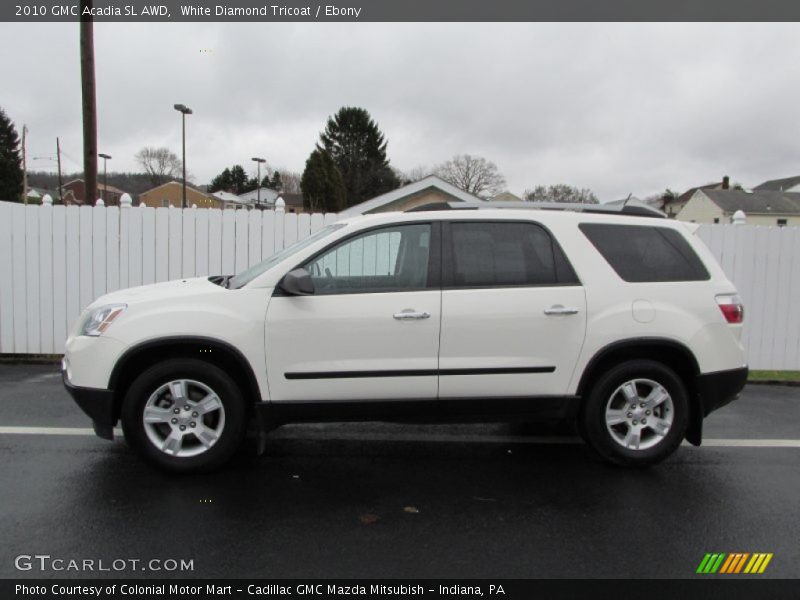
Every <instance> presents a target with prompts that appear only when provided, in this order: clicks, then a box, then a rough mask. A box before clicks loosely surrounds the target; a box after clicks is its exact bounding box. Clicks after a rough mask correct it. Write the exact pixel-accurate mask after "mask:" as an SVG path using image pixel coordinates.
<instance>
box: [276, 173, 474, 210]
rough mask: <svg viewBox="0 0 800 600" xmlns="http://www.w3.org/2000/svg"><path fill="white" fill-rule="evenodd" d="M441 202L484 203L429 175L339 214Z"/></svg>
mask: <svg viewBox="0 0 800 600" xmlns="http://www.w3.org/2000/svg"><path fill="white" fill-rule="evenodd" d="M285 199H286V198H285V196H284V200H285ZM440 202H484V200H482V199H481V198H478V197H477V196H473V195H472V194H468V193H467V192H465V191H463V190H460V189H458V188H457V187H456V186H454V185H452V184H449V183H447V182H446V181H445V180H443V179H441V178H439V177H437V176H436V175H428V176H427V177H425V178H424V179H420V180H419V181H415V182H414V183H409V184H408V185H404V186H403V187H399V188H397V189H396V190H392V191H391V192H386V193H385V194H381V195H380V196H376V197H375V198H372V199H371V200H367V201H365V202H362V203H361V204H356V205H355V206H351V207H350V208H346V209H345V210H343V211H342V212H341V213H339V214H340V215H342V216H344V217H353V216H356V215H366V214H371V213H379V212H390V211H404V210H408V209H410V208H416V207H418V206H424V205H425V204H438V203H440Z"/></svg>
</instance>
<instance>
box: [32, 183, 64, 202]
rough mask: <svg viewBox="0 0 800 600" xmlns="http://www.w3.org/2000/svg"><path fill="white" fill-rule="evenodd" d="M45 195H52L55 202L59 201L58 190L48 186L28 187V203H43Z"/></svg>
mask: <svg viewBox="0 0 800 600" xmlns="http://www.w3.org/2000/svg"><path fill="white" fill-rule="evenodd" d="M45 196H50V198H52V200H53V202H58V192H57V191H55V190H48V189H47V188H40V187H29V188H28V197H27V202H28V204H41V203H42V199H43V198H44V197H45Z"/></svg>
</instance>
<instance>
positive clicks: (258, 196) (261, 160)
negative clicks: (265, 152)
mask: <svg viewBox="0 0 800 600" xmlns="http://www.w3.org/2000/svg"><path fill="white" fill-rule="evenodd" d="M251 160H254V161H255V162H256V163H258V187H257V188H256V206H257V207H258V208H261V163H265V162H267V161H266V159H264V158H258V157H257V156H254V157H253V158H252V159H251Z"/></svg>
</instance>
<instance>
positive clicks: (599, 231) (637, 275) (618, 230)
mask: <svg viewBox="0 0 800 600" xmlns="http://www.w3.org/2000/svg"><path fill="white" fill-rule="evenodd" d="M579 227H580V229H581V231H582V232H583V234H584V235H585V236H586V237H587V238H589V241H590V242H592V244H593V245H594V247H595V248H597V250H598V252H600V254H602V255H603V258H605V259H606V261H607V262H608V264H609V265H611V267H612V268H613V269H614V270H615V271H616V272H617V275H619V276H620V277H621V278H622V279H624V280H625V281H629V282H632V283H644V282H657V281H704V280H707V279H709V274H708V271H707V270H706V268H705V266H704V265H703V263H702V262H701V261H700V258H699V257H698V256H697V254H695V252H694V250H692V247H691V246H690V245H689V243H688V242H687V241H686V240H685V239H684V238H683V236H682V235H681V234H680V233H679V232H677V231H675V230H674V229H669V228H667V227H647V226H641V225H611V224H606V223H581V224H580V225H579Z"/></svg>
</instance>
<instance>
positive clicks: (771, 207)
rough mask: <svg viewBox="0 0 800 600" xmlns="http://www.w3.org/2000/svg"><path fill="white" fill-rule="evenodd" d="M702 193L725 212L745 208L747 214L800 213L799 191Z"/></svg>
mask: <svg viewBox="0 0 800 600" xmlns="http://www.w3.org/2000/svg"><path fill="white" fill-rule="evenodd" d="M702 193H703V194H705V195H706V196H707V197H708V199H709V200H711V201H712V202H713V203H714V204H716V205H717V206H719V207H720V208H721V209H722V210H723V212H725V213H730V214H733V213H735V212H736V211H737V210H743V211H744V212H745V214H782V215H800V194H798V193H792V192H772V191H752V192H746V191H744V190H702Z"/></svg>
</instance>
